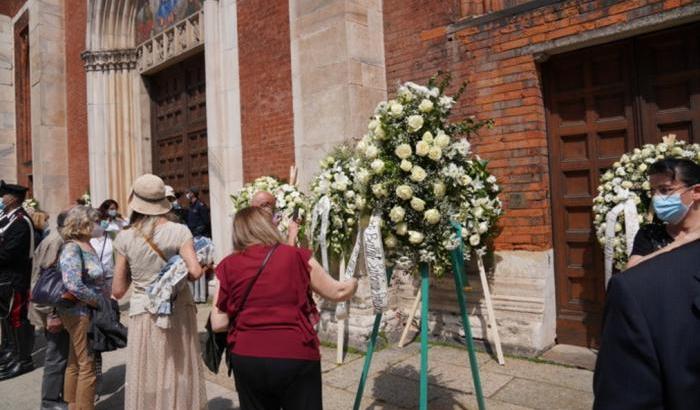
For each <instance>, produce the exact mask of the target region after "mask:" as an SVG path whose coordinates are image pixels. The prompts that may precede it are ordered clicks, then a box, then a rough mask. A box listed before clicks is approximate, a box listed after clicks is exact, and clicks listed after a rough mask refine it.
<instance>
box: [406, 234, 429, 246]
mask: <svg viewBox="0 0 700 410" xmlns="http://www.w3.org/2000/svg"><path fill="white" fill-rule="evenodd" d="M423 239H425V235H423V234H422V233H420V232H418V231H408V241H409V242H411V243H412V244H414V245H418V244H419V243H421V242H423Z"/></svg>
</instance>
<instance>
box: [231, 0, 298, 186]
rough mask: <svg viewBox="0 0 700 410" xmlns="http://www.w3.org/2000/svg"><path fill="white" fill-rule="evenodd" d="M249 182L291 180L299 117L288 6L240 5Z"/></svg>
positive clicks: (256, 0)
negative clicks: (294, 103) (295, 104)
mask: <svg viewBox="0 0 700 410" xmlns="http://www.w3.org/2000/svg"><path fill="white" fill-rule="evenodd" d="M237 12H238V59H239V75H240V96H241V131H242V145H243V177H244V179H245V181H250V180H252V179H254V178H256V177H258V176H261V175H276V176H278V177H281V178H285V179H286V178H287V177H288V176H289V166H290V165H291V164H292V163H293V162H294V115H293V109H292V71H291V51H290V38H289V8H288V4H287V2H286V1H266V0H247V1H239V2H238V3H237Z"/></svg>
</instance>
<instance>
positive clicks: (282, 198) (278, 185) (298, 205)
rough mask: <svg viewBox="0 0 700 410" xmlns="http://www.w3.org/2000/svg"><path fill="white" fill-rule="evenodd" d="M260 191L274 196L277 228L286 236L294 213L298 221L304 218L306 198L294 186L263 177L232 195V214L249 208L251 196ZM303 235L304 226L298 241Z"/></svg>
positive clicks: (300, 230) (306, 208)
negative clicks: (277, 221)
mask: <svg viewBox="0 0 700 410" xmlns="http://www.w3.org/2000/svg"><path fill="white" fill-rule="evenodd" d="M261 191H267V192H269V193H271V194H272V195H274V196H275V200H276V201H275V202H276V204H275V207H276V209H277V215H278V220H279V223H278V225H277V227H278V228H279V230H280V232H282V233H283V234H284V235H286V234H287V229H288V227H289V222H290V221H291V220H292V217H293V215H294V213H295V212H296V214H297V216H298V218H299V219H305V218H306V215H307V213H308V209H309V205H308V200H307V198H306V196H304V194H303V193H301V191H299V190H298V189H297V188H296V186H294V185H290V184H286V183H283V182H280V181H279V180H278V179H276V178H274V177H270V176H263V177H260V178H258V179H256V180H255V181H253V182H251V183H248V184H245V185H244V186H243V187H242V188H241V189H240V190H239V191H238V192H236V193H234V194H232V195H231V201H232V202H233V213H234V214H235V213H236V212H237V211H238V210H239V209H242V208H245V207H247V206H250V202H251V200H252V199H253V195H255V194H256V193H257V192H261ZM304 234H305V232H304V225H303V224H302V225H300V226H299V236H298V237H299V239H302V238H304Z"/></svg>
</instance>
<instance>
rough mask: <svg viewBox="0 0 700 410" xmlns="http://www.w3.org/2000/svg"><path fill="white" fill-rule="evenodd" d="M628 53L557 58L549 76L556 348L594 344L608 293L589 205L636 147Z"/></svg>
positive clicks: (615, 50)
mask: <svg viewBox="0 0 700 410" xmlns="http://www.w3.org/2000/svg"><path fill="white" fill-rule="evenodd" d="M630 50H631V47H630V42H622V43H616V44H611V45H606V46H601V47H596V48H594V49H588V50H584V51H583V52H578V53H576V54H573V55H572V54H566V55H561V56H556V57H554V58H552V60H551V61H550V62H548V65H547V67H546V70H545V77H546V79H547V80H548V81H547V83H546V93H547V99H548V105H547V109H548V110H547V111H548V118H547V119H548V128H549V144H550V168H551V178H552V208H553V209H552V212H553V220H552V222H553V229H554V244H555V254H554V257H555V270H556V285H557V340H558V342H559V343H571V344H580V345H595V344H596V343H597V337H598V328H599V327H600V319H601V313H602V306H603V302H604V299H605V295H604V290H603V289H604V286H603V281H604V275H603V261H602V259H601V258H600V257H599V255H600V253H601V252H600V249H599V246H598V245H597V243H596V240H595V232H594V230H593V226H592V225H593V224H592V213H591V206H592V204H593V197H595V195H596V194H597V191H596V188H597V186H598V180H599V178H600V175H601V173H603V172H605V170H606V169H607V168H608V167H610V166H611V165H612V163H613V162H614V161H616V160H617V159H618V158H619V157H620V155H622V154H623V153H625V152H626V151H628V150H629V149H630V148H632V147H633V146H634V135H635V132H634V109H633V95H632V84H633V79H632V78H631V76H630V73H629V70H628V68H629V67H628V65H629V62H630V57H631V52H630Z"/></svg>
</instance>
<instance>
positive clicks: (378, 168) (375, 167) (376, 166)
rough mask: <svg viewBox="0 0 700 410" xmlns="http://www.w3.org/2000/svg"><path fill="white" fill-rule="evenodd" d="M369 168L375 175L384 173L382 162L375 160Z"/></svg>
mask: <svg viewBox="0 0 700 410" xmlns="http://www.w3.org/2000/svg"><path fill="white" fill-rule="evenodd" d="M370 168H372V171H374V173H375V174H381V173H382V172H383V171H384V161H382V160H381V159H379V158H377V159H375V160H374V161H372V163H371V164H370Z"/></svg>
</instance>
